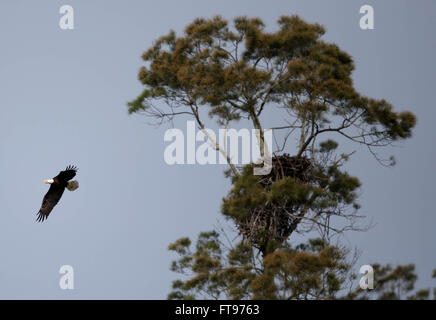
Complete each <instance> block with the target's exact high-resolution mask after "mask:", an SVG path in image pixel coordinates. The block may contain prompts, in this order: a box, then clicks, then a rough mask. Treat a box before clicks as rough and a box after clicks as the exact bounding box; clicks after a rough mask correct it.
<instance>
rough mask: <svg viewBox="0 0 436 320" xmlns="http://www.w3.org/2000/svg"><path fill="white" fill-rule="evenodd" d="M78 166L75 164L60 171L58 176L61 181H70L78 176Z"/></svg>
mask: <svg viewBox="0 0 436 320" xmlns="http://www.w3.org/2000/svg"><path fill="white" fill-rule="evenodd" d="M76 172H77V168H76V167H75V166H68V167H67V168H66V169H65V170H64V171H61V172H59V174H58V175H57V177H56V178H58V179H59V180H60V181H65V182H67V181H69V180H71V179H73V178H74V177H75V176H76Z"/></svg>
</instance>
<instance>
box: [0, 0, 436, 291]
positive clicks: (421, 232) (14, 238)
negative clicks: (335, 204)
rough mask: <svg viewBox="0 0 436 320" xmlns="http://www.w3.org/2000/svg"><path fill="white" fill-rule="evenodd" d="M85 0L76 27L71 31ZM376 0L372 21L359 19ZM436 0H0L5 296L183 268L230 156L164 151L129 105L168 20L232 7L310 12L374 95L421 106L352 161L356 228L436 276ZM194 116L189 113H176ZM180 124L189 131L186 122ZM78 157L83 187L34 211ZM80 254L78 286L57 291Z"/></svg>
mask: <svg viewBox="0 0 436 320" xmlns="http://www.w3.org/2000/svg"><path fill="white" fill-rule="evenodd" d="M127 3H128V4H127ZM64 4H69V5H71V6H73V8H74V14H75V16H74V18H75V29H74V30H67V31H65V30H61V29H60V28H59V25H58V22H59V18H60V15H59V8H60V7H61V6H62V5H64ZM364 4H371V5H373V7H374V10H375V30H368V31H363V30H361V29H360V28H359V19H360V14H359V8H360V6H361V5H364ZM435 6H436V3H435V2H434V1H431V0H428V1H418V2H416V1H414V2H412V1H404V0H403V1H400V0H395V1H394V0H390V1H368V0H365V1H349V0H334V1H333V0H331V1H325V0H318V1H314V0H312V1H308V0H304V1H303V0H300V1H290V0H286V1H279V0H275V1H274V0H272V1H249V0H244V1H235V0H232V1H229V0H221V1H205V0H201V1H200V0H196V1H194V0H191V1H186V0H184V1H176V0H174V1H169V0H165V1H128V2H126V1H83V0H82V1H78V0H71V1H68V2H67V1H2V2H1V4H0V41H1V44H0V88H1V89H0V90H1V94H0V155H1V157H0V172H1V180H2V182H1V183H0V204H1V207H0V212H1V220H2V222H1V223H0V256H1V258H0V298H3V299H16V298H25V299H29V298H30V299H34V298H39V299H46V298H54V299H78V298H81V299H87V298H101V299H106V298H109V299H114V298H120V299H143V298H145V299H152V298H165V297H166V295H167V293H168V292H169V289H170V283H171V280H172V279H174V278H175V275H174V274H172V273H171V272H170V271H169V263H170V261H171V259H172V258H174V256H172V254H171V253H169V252H168V251H167V250H166V248H167V246H168V244H169V243H170V242H172V241H174V240H175V239H177V238H179V237H181V236H191V237H195V236H196V235H197V234H198V233H199V232H200V231H205V230H210V229H211V228H212V227H213V225H214V224H215V223H216V221H217V219H218V218H220V217H221V216H220V214H219V206H220V201H221V198H222V197H223V196H224V195H225V194H226V193H227V191H228V189H229V186H230V184H229V181H228V180H226V179H225V178H224V177H223V174H222V171H223V169H224V168H225V167H224V166H218V165H216V166H199V165H184V166H181V165H176V166H168V165H166V164H165V163H164V161H163V151H164V148H165V146H166V144H165V143H164V141H163V134H164V131H165V129H167V128H168V127H167V126H164V127H160V128H154V127H150V126H148V125H147V120H146V119H145V118H142V117H139V116H128V115H127V112H126V107H125V104H126V102H127V101H129V100H131V99H133V98H135V97H136V96H137V95H138V94H139V92H140V90H141V86H140V84H139V82H138V81H137V78H136V77H137V71H138V69H139V67H140V65H141V59H140V55H141V54H142V52H143V51H144V50H145V49H146V48H148V47H149V46H150V45H151V44H152V42H153V40H154V39H156V38H157V37H159V36H160V35H163V34H165V33H167V32H168V31H169V30H170V29H174V30H176V31H178V32H180V31H181V30H182V29H183V27H184V26H186V25H187V24H188V23H190V22H191V21H192V20H193V19H194V18H196V17H199V16H202V17H211V16H213V15H216V14H220V15H222V16H223V17H225V18H228V19H231V18H233V17H235V16H238V15H248V16H258V17H261V18H262V19H263V20H264V21H265V23H266V24H267V26H268V28H275V23H276V20H277V18H278V17H279V16H280V15H283V14H298V15H300V16H301V17H302V18H303V19H305V20H307V21H308V22H318V23H321V24H323V25H324V26H325V27H326V28H327V34H326V36H325V39H326V40H328V41H331V42H335V43H337V44H338V45H339V46H340V47H341V49H343V50H345V51H347V52H348V53H350V54H351V55H352V57H353V58H354V61H355V64H356V70H355V72H354V81H355V86H356V88H357V89H358V90H359V91H360V92H361V93H363V94H365V95H368V96H370V97H374V98H385V99H387V100H388V101H389V102H391V103H392V104H393V105H394V106H395V108H396V110H404V109H409V110H411V111H413V112H414V113H415V114H416V115H417V117H418V125H417V128H416V130H415V131H414V137H413V138H412V139H410V140H408V141H407V142H406V143H405V144H403V145H402V146H401V147H399V148H395V149H392V150H389V151H390V153H393V154H395V156H396V158H397V160H398V164H397V165H396V166H395V167H394V168H392V169H389V168H385V167H382V166H380V165H379V164H378V163H377V162H376V161H375V160H374V159H373V158H372V157H371V155H369V153H368V152H366V151H365V150H359V151H358V153H357V155H355V156H354V158H352V160H351V161H350V165H349V170H350V172H351V173H352V174H354V175H357V176H358V177H359V178H360V179H361V181H362V183H363V188H362V197H361V201H360V202H361V204H362V210H361V213H362V214H364V215H366V216H368V221H369V220H370V219H372V220H373V221H374V222H375V223H376V226H375V227H374V228H373V229H371V230H370V231H369V232H366V233H349V234H347V236H346V238H345V242H346V243H347V244H348V245H350V246H353V247H358V248H360V249H361V250H362V256H361V258H360V260H359V262H358V265H361V264H367V263H372V262H382V263H387V262H391V263H394V264H397V263H401V264H404V263H410V262H414V263H416V265H417V270H418V273H419V276H420V281H419V286H420V287H422V286H426V285H430V284H431V285H434V283H431V282H430V273H431V270H432V269H433V268H435V267H436V257H435V248H434V243H435V242H436V235H435V233H434V226H435V225H436V214H435V210H434V205H433V200H434V187H433V185H434V182H435V181H436V174H435V172H436V171H435V170H434V160H435V148H434V140H435V138H436V134H435V133H434V130H433V121H434V119H435V118H436V111H435V108H434V97H433V96H434V91H435V89H436V88H435V85H434V84H435V80H434V75H435V74H436V70H435V64H434V57H435V56H436V43H435V37H434V32H435V25H436V23H435V20H434V16H435V14H436V11H435ZM179 124H180V125H182V126H183V125H184V122H179ZM182 129H184V127H182ZM68 164H75V165H77V166H78V167H79V173H78V180H79V181H80V188H79V189H78V190H77V191H75V192H73V193H70V192H68V191H66V193H65V194H64V196H63V198H62V199H61V201H60V203H59V204H58V206H57V207H56V208H55V209H54V211H53V212H52V214H51V215H50V217H49V219H48V220H47V221H46V222H44V223H42V224H37V223H35V218H36V216H35V214H36V212H37V211H38V209H39V206H40V204H41V200H42V197H43V195H44V194H45V192H46V191H47V188H48V187H47V185H44V184H43V183H42V180H43V179H46V178H51V177H53V176H54V175H56V174H57V173H58V172H59V171H60V170H62V169H64V168H65V166H66V165H68ZM66 264H68V265H71V266H73V267H74V271H75V274H74V276H75V289H74V290H61V289H60V288H59V284H58V282H59V278H60V275H59V273H58V272H59V268H60V266H62V265H66Z"/></svg>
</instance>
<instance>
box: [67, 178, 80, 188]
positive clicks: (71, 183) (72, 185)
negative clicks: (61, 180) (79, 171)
mask: <svg viewBox="0 0 436 320" xmlns="http://www.w3.org/2000/svg"><path fill="white" fill-rule="evenodd" d="M78 187H79V181H76V180H73V181H69V182H68V184H67V189H68V190H69V191H74V190H76V189H77V188H78Z"/></svg>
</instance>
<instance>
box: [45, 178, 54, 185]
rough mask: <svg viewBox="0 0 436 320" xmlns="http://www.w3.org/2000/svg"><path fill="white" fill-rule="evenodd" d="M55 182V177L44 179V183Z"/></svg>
mask: <svg viewBox="0 0 436 320" xmlns="http://www.w3.org/2000/svg"><path fill="white" fill-rule="evenodd" d="M53 182H54V180H53V179H47V180H44V183H48V184H52V183H53Z"/></svg>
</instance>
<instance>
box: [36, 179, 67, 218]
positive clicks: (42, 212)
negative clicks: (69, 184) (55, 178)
mask: <svg viewBox="0 0 436 320" xmlns="http://www.w3.org/2000/svg"><path fill="white" fill-rule="evenodd" d="M64 191H65V187H59V186H58V185H55V184H52V185H51V186H50V189H48V191H47V193H46V194H45V196H44V199H43V200H42V205H41V209H39V212H38V217H37V219H36V221H38V222H40V221H44V220H45V219H47V217H48V215H49V214H50V212H51V211H52V210H53V208H54V206H55V205H56V204H57V203H58V202H59V200H60V199H61V197H62V194H63V193H64Z"/></svg>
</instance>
